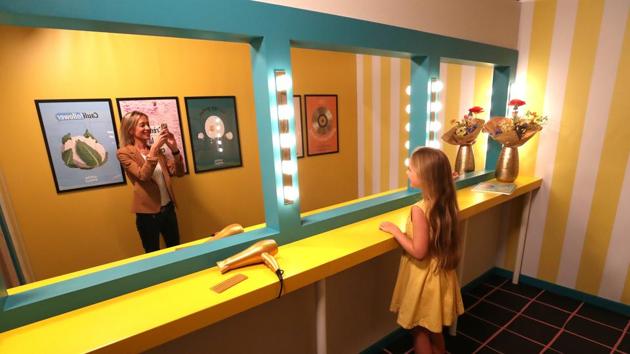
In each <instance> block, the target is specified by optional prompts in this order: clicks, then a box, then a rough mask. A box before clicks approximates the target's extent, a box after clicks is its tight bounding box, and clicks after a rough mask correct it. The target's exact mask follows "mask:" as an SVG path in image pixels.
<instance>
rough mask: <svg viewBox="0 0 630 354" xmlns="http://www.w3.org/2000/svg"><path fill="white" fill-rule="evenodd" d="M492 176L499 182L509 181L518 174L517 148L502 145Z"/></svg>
mask: <svg viewBox="0 0 630 354" xmlns="http://www.w3.org/2000/svg"><path fill="white" fill-rule="evenodd" d="M494 176H495V177H496V178H497V181H499V182H506V183H511V182H514V180H516V177H517V176H518V148H517V147H508V146H503V148H502V149H501V154H499V160H497V170H496V171H495V172H494Z"/></svg>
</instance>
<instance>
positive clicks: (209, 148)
mask: <svg viewBox="0 0 630 354" xmlns="http://www.w3.org/2000/svg"><path fill="white" fill-rule="evenodd" d="M185 101H186V111H187V116H188V128H189V131H190V141H191V142H192V150H193V159H194V162H195V172H196V173H199V172H205V171H213V170H219V169H224V168H231V167H240V166H242V165H243V161H242V159H241V144H240V135H239V132H238V120H237V114H236V97H234V96H222V97H186V98H185Z"/></svg>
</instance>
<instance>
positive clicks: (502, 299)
mask: <svg viewBox="0 0 630 354" xmlns="http://www.w3.org/2000/svg"><path fill="white" fill-rule="evenodd" d="M486 300H488V301H490V302H494V303H495V304H497V305H501V306H503V307H507V308H509V309H510V310H513V311H520V310H521V309H522V308H523V306H525V304H527V303H528V302H529V300H527V299H525V298H523V297H521V296H518V295H514V294H511V293H508V292H506V291H503V290H497V291H495V292H493V293H492V294H490V295H488V297H486Z"/></svg>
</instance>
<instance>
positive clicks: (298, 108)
mask: <svg viewBox="0 0 630 354" xmlns="http://www.w3.org/2000/svg"><path fill="white" fill-rule="evenodd" d="M300 98H301V97H300V96H299V95H294V96H293V110H294V115H293V119H294V121H295V142H296V152H297V157H304V137H303V136H302V100H301V99H300Z"/></svg>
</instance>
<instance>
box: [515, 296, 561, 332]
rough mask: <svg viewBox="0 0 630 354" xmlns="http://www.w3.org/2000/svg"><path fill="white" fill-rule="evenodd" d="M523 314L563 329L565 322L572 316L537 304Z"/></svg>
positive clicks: (534, 303) (533, 304) (530, 306)
mask: <svg viewBox="0 0 630 354" xmlns="http://www.w3.org/2000/svg"><path fill="white" fill-rule="evenodd" d="M523 313H524V314H525V315H527V316H530V317H533V318H535V319H537V320H541V321H543V322H546V323H548V324H552V325H554V326H558V327H562V325H564V322H565V321H566V320H567V318H569V315H570V314H568V313H566V312H562V311H560V310H557V309H554V308H553V307H549V306H547V305H544V304H541V303H537V302H533V303H532V304H530V305H529V307H527V309H525V312H523Z"/></svg>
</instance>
